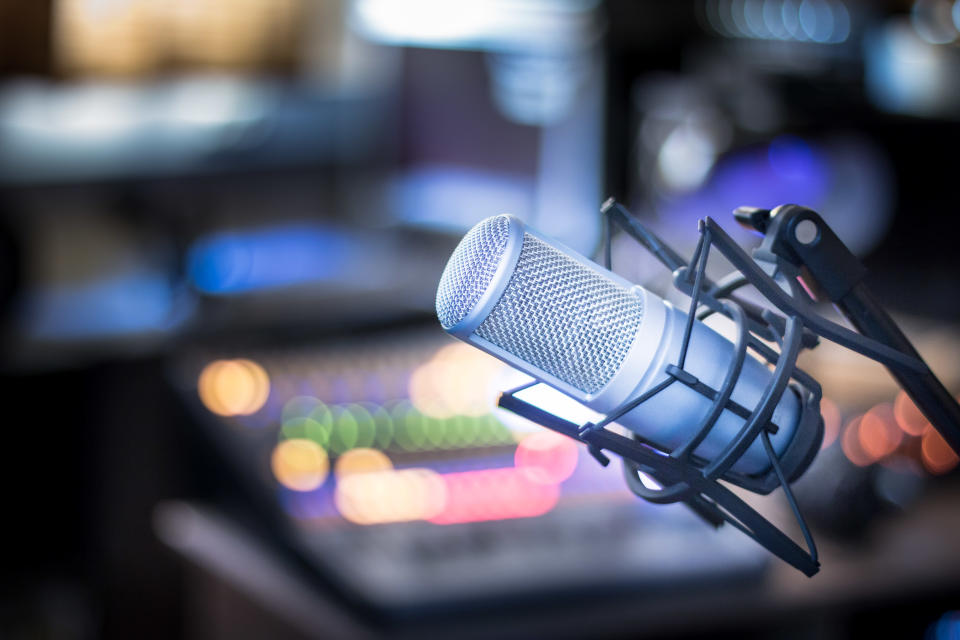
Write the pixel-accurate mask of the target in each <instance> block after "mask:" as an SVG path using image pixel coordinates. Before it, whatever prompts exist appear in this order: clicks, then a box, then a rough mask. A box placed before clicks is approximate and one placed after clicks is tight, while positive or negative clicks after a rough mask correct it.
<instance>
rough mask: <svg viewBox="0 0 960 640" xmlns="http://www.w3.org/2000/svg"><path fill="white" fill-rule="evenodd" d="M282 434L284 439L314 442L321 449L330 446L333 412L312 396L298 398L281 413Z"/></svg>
mask: <svg viewBox="0 0 960 640" xmlns="http://www.w3.org/2000/svg"><path fill="white" fill-rule="evenodd" d="M280 415H281V427H280V433H281V435H282V436H283V437H284V438H287V439H294V438H304V439H307V440H313V441H314V442H316V443H317V444H318V445H320V446H321V447H324V448H326V447H328V446H329V445H330V437H331V433H332V431H333V420H334V418H333V412H332V411H331V410H330V408H329V407H327V405H325V404H324V403H323V402H321V401H320V400H318V399H317V398H314V397H312V396H296V397H294V398H291V399H290V400H288V401H287V403H286V404H285V405H284V406H283V410H282V411H281V414H280Z"/></svg>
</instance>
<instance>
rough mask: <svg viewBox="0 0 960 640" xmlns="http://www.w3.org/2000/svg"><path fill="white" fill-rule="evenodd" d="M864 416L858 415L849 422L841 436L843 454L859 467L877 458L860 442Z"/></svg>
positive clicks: (871, 462)
mask: <svg viewBox="0 0 960 640" xmlns="http://www.w3.org/2000/svg"><path fill="white" fill-rule="evenodd" d="M862 418H863V416H857V417H856V418H854V419H853V420H851V421H850V422H848V423H847V426H846V427H844V429H843V435H842V436H841V438H840V446H841V447H842V448H843V455H845V456H846V457H847V460H849V461H850V462H852V463H853V464H855V465H857V466H858V467H866V466H869V465H871V464H873V463H874V462H876V459H875V458H873V457H872V456H870V454H868V453H867V452H866V451H864V450H863V447H862V446H861V444H860V422H861V419H862Z"/></svg>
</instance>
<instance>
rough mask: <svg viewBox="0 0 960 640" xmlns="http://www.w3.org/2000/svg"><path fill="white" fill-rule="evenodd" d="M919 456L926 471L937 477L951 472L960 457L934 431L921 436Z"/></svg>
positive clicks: (928, 431) (931, 430) (959, 460)
mask: <svg viewBox="0 0 960 640" xmlns="http://www.w3.org/2000/svg"><path fill="white" fill-rule="evenodd" d="M920 456H921V459H922V460H923V466H924V467H925V468H926V469H927V471H929V472H930V473H934V474H937V475H940V474H943V473H947V472H948V471H951V470H952V469H953V468H954V467H956V466H957V462H960V457H958V456H957V454H956V452H955V451H954V450H953V449H952V448H951V447H950V445H949V444H947V441H946V440H944V439H943V436H941V435H940V433H939V432H938V431H936V430H935V429H928V430H927V432H926V433H924V434H923V440H922V441H921V445H920Z"/></svg>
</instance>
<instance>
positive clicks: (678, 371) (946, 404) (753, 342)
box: [498, 198, 960, 576]
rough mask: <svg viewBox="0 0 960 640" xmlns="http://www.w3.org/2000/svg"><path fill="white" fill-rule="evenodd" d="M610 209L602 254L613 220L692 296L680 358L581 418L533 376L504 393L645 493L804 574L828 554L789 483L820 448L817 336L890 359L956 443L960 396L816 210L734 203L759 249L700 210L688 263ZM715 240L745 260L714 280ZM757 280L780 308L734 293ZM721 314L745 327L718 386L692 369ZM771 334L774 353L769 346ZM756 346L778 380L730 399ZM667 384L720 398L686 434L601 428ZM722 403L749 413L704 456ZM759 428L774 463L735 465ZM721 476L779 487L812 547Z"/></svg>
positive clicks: (622, 212) (759, 488) (763, 489)
mask: <svg viewBox="0 0 960 640" xmlns="http://www.w3.org/2000/svg"><path fill="white" fill-rule="evenodd" d="M601 212H602V213H603V214H604V215H605V216H606V223H607V224H606V231H607V236H606V243H605V262H606V266H607V268H608V269H609V268H610V267H611V257H612V256H611V248H610V247H611V238H612V236H613V231H614V227H615V226H617V227H620V228H621V229H622V230H623V231H625V232H626V233H628V234H629V235H630V236H632V237H633V238H634V239H635V240H636V241H637V242H639V243H640V244H641V245H643V246H644V247H646V248H647V249H648V250H649V251H650V252H651V253H652V254H653V255H654V256H655V257H656V258H657V259H658V260H659V261H660V262H661V263H662V264H663V265H664V266H665V267H667V268H668V269H669V270H670V271H671V272H673V283H674V286H675V287H677V289H679V290H680V291H681V292H683V293H684V294H686V295H687V296H689V297H690V307H689V312H688V319H687V325H686V329H685V332H684V337H683V343H682V348H681V351H680V356H679V359H678V362H677V363H675V364H670V365H668V366H667V367H666V369H665V374H666V375H665V377H664V379H663V380H662V381H660V382H659V383H658V384H656V385H654V386H653V387H652V388H650V389H649V390H648V391H646V392H644V393H643V394H641V395H640V396H638V397H636V398H633V399H631V400H628V401H627V402H625V403H623V404H622V405H621V406H620V407H617V408H616V409H614V410H613V411H611V412H609V413H608V414H607V415H606V416H605V417H603V418H602V419H601V420H599V421H598V422H597V423H596V424H593V423H589V422H588V423H586V424H583V425H575V424H573V423H570V422H568V421H566V420H563V419H561V418H559V417H557V416H554V415H552V414H550V413H547V412H545V411H543V410H541V409H539V408H538V407H535V406H534V405H532V404H530V403H527V402H525V401H524V400H521V399H520V398H518V397H517V396H516V394H518V393H520V392H522V391H523V390H524V389H526V388H528V387H530V386H533V385H535V384H538V383H537V382H532V383H529V384H526V385H523V386H521V387H517V388H516V389H511V390H509V391H505V392H503V393H502V394H501V395H500V399H499V401H498V405H499V406H500V407H502V408H504V409H507V410H508V411H512V412H514V413H517V414H518V415H521V416H523V417H525V418H527V419H529V420H531V421H533V422H536V423H537V424H540V425H541V426H544V427H546V428H549V429H552V430H554V431H556V432H558V433H561V434H563V435H565V436H567V437H570V438H573V439H575V440H577V441H579V442H582V443H584V444H585V445H587V450H588V451H589V453H590V454H591V455H592V456H593V457H594V458H595V459H596V460H597V461H598V462H599V463H600V464H602V465H604V466H606V465H607V464H609V462H610V459H609V458H608V457H607V456H606V455H604V453H603V451H604V450H606V451H610V452H611V453H615V454H617V455H618V456H620V457H621V459H622V461H623V467H624V477H625V479H626V482H627V486H628V488H629V489H630V490H631V491H632V492H633V493H634V494H636V495H637V496H639V497H641V498H643V499H645V500H647V501H650V502H654V503H660V504H665V503H670V502H683V503H685V504H686V505H687V506H688V507H690V508H691V509H692V510H693V511H694V512H695V513H697V514H698V515H699V516H700V517H702V518H703V519H704V520H706V521H707V522H708V523H710V524H712V525H714V526H719V525H720V524H723V523H727V524H730V525H732V526H734V527H736V528H737V529H739V530H740V531H742V532H743V533H744V534H746V535H748V536H749V537H751V538H753V539H754V540H755V541H757V542H758V543H759V544H761V545H763V546H764V547H766V548H767V549H768V550H769V551H770V552H772V553H773V554H775V555H776V556H778V557H780V558H781V559H782V560H784V561H785V562H787V563H789V564H791V565H792V566H794V567H796V568H797V569H799V570H800V571H802V572H803V573H804V574H806V575H807V576H812V575H814V574H815V573H817V571H818V570H819V568H820V563H819V560H818V554H817V549H816V546H815V544H814V541H813V537H812V535H811V534H810V531H809V528H808V527H807V524H806V522H805V521H804V518H803V515H802V514H801V512H800V509H799V508H798V506H797V503H796V500H795V499H794V497H793V493H792V491H791V489H790V483H791V482H792V481H793V480H795V479H796V478H797V477H799V475H800V474H801V473H802V472H803V471H804V470H805V469H806V468H807V467H808V466H809V464H810V462H811V461H812V459H813V457H814V456H815V455H816V453H817V451H818V450H819V448H820V442H821V440H822V438H823V420H822V418H821V416H820V408H819V406H820V398H821V389H820V385H819V384H817V382H816V380H814V379H813V378H812V377H810V376H809V375H808V374H807V373H805V372H804V371H803V370H801V369H799V368H798V367H797V366H796V359H797V356H798V354H799V352H800V351H801V350H802V349H810V348H813V347H815V346H816V345H817V344H818V342H819V339H820V338H821V337H822V338H826V339H828V340H831V341H832V342H836V343H837V344H840V345H842V346H844V347H846V348H848V349H851V350H853V351H856V352H857V353H860V354H862V355H865V356H867V357H868V358H871V359H873V360H876V361H878V362H881V363H883V364H884V365H886V367H887V368H888V369H889V370H890V371H891V373H892V374H893V375H894V377H896V379H897V380H898V381H899V382H900V384H901V385H902V386H903V388H904V389H905V390H906V392H907V393H908V394H909V395H910V396H911V397H912V398H913V399H914V401H915V402H916V403H917V405H918V406H919V407H920V409H921V410H922V411H923V412H924V414H925V415H926V416H927V418H928V419H929V420H930V421H931V423H932V424H933V425H934V427H936V428H937V430H938V431H939V432H940V433H941V434H942V435H943V436H944V438H945V439H946V440H947V442H949V443H950V444H951V446H952V447H953V448H954V449H955V450H958V451H960V406H958V405H957V403H956V401H955V400H954V399H953V398H951V397H950V394H949V393H948V392H947V391H946V389H945V388H944V387H943V385H942V384H941V383H940V382H939V380H937V378H936V376H934V374H933V373H932V372H931V371H930V368H929V367H928V366H927V365H926V363H925V362H924V361H923V360H922V358H920V356H919V354H918V353H917V352H916V350H915V349H914V348H913V346H912V345H911V344H910V342H909V341H908V340H907V338H906V337H905V336H904V335H903V333H902V332H901V331H900V330H899V328H897V326H896V325H895V324H894V322H893V320H891V319H890V316H889V315H887V314H886V312H885V311H883V309H882V308H881V307H880V306H879V304H878V303H877V302H876V300H875V299H874V298H873V297H872V295H871V294H870V292H869V291H868V290H867V288H866V285H865V284H864V283H863V282H862V280H863V278H864V276H865V275H866V269H865V268H864V267H863V265H862V264H861V263H860V262H859V260H857V258H856V257H855V256H854V255H853V254H852V253H851V252H850V250H849V249H848V248H847V247H846V246H845V245H844V244H843V243H842V242H841V241H840V239H839V238H837V236H836V234H834V233H833V231H832V230H831V229H830V227H829V226H827V224H826V223H825V222H824V221H823V219H822V218H821V217H820V216H819V215H818V214H817V213H815V212H814V211H811V210H810V209H806V208H804V207H799V206H796V205H783V206H780V207H777V208H776V209H774V210H772V211H768V210H764V209H754V208H746V207H742V208H740V209H738V210H737V211H736V212H734V215H735V217H736V218H737V220H738V221H739V222H741V223H742V224H745V225H746V226H748V227H750V228H753V229H755V230H757V231H759V232H761V233H763V234H764V236H765V237H764V241H763V243H762V244H761V246H760V247H758V248H757V249H756V250H755V251H754V252H753V256H752V257H751V256H749V255H747V254H746V253H745V252H744V251H743V249H741V248H740V246H739V245H737V243H736V242H734V241H733V239H732V238H731V237H730V236H729V235H727V233H726V232H725V231H724V230H723V228H721V227H720V226H719V225H718V224H717V223H716V222H715V221H713V220H712V219H711V218H709V217H707V218H705V219H703V220H701V221H700V225H699V232H700V241H699V243H698V244H697V248H696V250H695V251H694V254H693V256H692V257H691V258H690V260H689V261H684V260H683V258H682V257H681V256H680V254H679V253H678V252H676V251H675V250H673V249H672V248H671V247H670V246H669V245H667V244H666V243H665V242H663V241H662V240H661V239H660V238H659V237H657V235H656V234H655V233H653V231H652V230H650V229H648V228H647V227H645V226H643V225H642V224H641V223H640V222H639V221H638V220H636V219H635V218H634V217H633V216H632V215H630V213H629V211H627V210H626V209H625V208H624V207H623V206H622V205H620V204H619V203H617V202H616V201H615V200H613V199H612V198H611V199H609V200H607V201H606V202H605V203H604V204H603V206H602V207H601ZM711 248H714V249H716V250H717V251H718V252H720V253H721V254H722V255H723V257H724V258H726V260H727V261H728V262H730V264H732V265H733V267H734V269H736V271H734V272H733V273H731V274H730V275H728V276H727V277H725V278H723V279H722V280H720V281H719V282H717V283H714V282H711V281H710V280H709V279H708V278H707V276H706V265H707V261H708V259H709V254H710V250H711ZM801 279H802V281H801ZM748 284H749V285H752V286H753V287H754V288H756V290H757V291H758V292H759V293H760V294H761V295H763V296H764V297H765V298H766V299H767V300H768V301H769V302H770V303H771V304H772V305H773V306H774V307H775V308H776V310H777V311H779V312H780V313H782V314H783V315H780V314H778V313H776V312H774V311H773V310H771V309H764V308H762V307H758V306H756V305H752V304H750V303H748V302H746V301H743V300H740V299H736V298H734V297H733V296H732V294H733V293H734V292H735V291H736V290H737V289H738V288H740V287H742V286H744V285H748ZM801 284H812V285H814V286H815V287H816V288H817V289H818V290H820V291H823V292H825V294H826V295H827V297H828V298H829V299H830V300H831V301H833V302H834V303H836V305H837V306H838V307H839V308H840V310H841V312H842V313H843V314H844V315H845V316H846V317H847V318H848V319H849V320H850V322H851V323H852V324H853V326H854V327H856V328H857V329H858V330H859V331H860V333H857V332H856V331H853V330H851V329H848V328H847V327H843V326H841V325H839V324H837V323H835V322H832V321H830V320H827V319H826V318H824V317H823V316H821V315H820V314H819V313H817V312H816V310H815V309H814V308H813V300H812V298H811V296H810V294H809V291H808V289H809V286H808V287H807V288H804V287H803V286H801ZM714 313H721V314H723V315H725V316H727V317H728V318H729V319H730V320H732V321H733V322H734V324H735V327H736V339H735V341H734V353H735V355H734V358H733V360H732V361H731V364H730V368H729V369H728V371H727V374H726V376H725V378H724V381H723V383H722V385H720V387H718V388H712V387H710V386H709V385H707V384H704V383H703V382H702V381H701V380H698V379H697V378H696V376H694V375H692V374H691V373H690V372H689V371H687V370H685V369H684V361H685V358H686V353H687V347H688V346H689V341H690V334H691V329H692V326H693V322H694V319H695V318H696V319H699V320H703V319H704V318H706V317H708V316H710V315H711V314H714ZM771 342H772V343H775V344H776V346H778V347H779V351H778V350H776V349H773V348H771V347H770V346H769V345H768V343H771ZM748 349H749V350H752V351H754V352H755V353H756V354H757V355H758V356H759V357H760V358H762V359H764V360H766V361H767V362H768V363H769V364H770V365H771V366H772V367H773V372H772V377H771V380H770V383H769V384H768V386H767V388H766V389H765V391H764V393H763V395H762V398H761V400H760V401H759V402H758V403H757V405H756V406H755V407H753V408H752V409H750V408H747V407H743V406H741V405H739V404H738V403H736V402H735V401H734V400H733V399H732V398H731V393H732V390H733V387H734V385H735V384H736V382H737V380H738V377H739V375H740V370H741V368H742V366H743V361H744V358H745V357H746V352H747V350H748ZM672 384H682V385H686V386H687V387H689V388H690V389H692V390H693V391H694V392H696V393H699V394H701V395H703V396H704V397H706V398H708V399H710V400H711V401H712V406H711V409H710V411H709V412H708V414H707V415H706V416H704V418H703V420H702V421H701V424H700V425H699V426H698V427H697V428H694V429H691V434H692V435H691V436H690V438H689V439H688V440H687V441H686V442H685V443H683V444H682V445H681V446H679V447H676V448H675V449H673V450H672V451H670V450H664V448H663V447H662V446H659V445H658V444H657V443H656V442H652V441H648V440H646V439H644V438H643V437H641V436H640V435H638V434H631V437H625V436H622V435H620V434H618V433H615V432H613V431H611V430H609V429H607V428H606V427H607V426H608V425H612V424H613V423H615V422H616V421H617V419H618V418H620V417H621V416H623V415H624V414H626V413H627V412H629V411H633V410H635V409H638V408H639V407H641V406H642V404H643V403H644V402H646V401H647V400H649V399H650V398H651V397H653V396H654V395H656V394H658V393H660V392H661V391H663V390H664V389H665V388H667V387H668V386H670V385H672ZM788 387H789V388H791V389H793V391H794V392H795V393H796V394H797V396H798V398H799V399H800V402H801V406H802V410H801V414H800V417H799V422H798V424H797V426H796V435H795V436H794V438H793V440H792V441H791V443H790V444H789V445H788V447H787V449H786V450H785V451H784V452H783V453H782V454H781V455H780V456H778V455H777V454H776V452H775V451H774V450H773V447H772V445H771V443H770V434H772V433H776V431H777V429H778V427H777V425H775V424H773V423H772V422H771V421H770V419H771V417H772V414H773V410H774V407H775V406H776V404H777V403H778V402H779V400H780V397H781V396H782V395H783V393H784V392H785V391H786V389H787V388H788ZM722 411H729V412H732V413H734V414H736V415H738V416H740V417H742V418H743V419H744V425H743V427H741V430H740V432H739V433H738V434H737V435H736V437H734V439H733V440H732V441H731V442H729V443H728V444H727V446H726V447H725V449H724V450H723V451H722V452H721V453H720V454H719V455H718V456H716V457H715V458H714V459H712V460H704V459H703V458H701V457H699V456H698V455H697V454H696V453H695V450H696V448H697V447H698V446H699V444H700V443H701V442H702V441H703V439H704V438H705V437H706V435H707V434H708V433H709V431H710V430H711V429H712V428H713V426H714V425H715V423H716V420H717V418H718V417H719V416H720V414H721V412H722ZM756 440H760V441H761V442H762V444H763V446H764V449H765V450H766V453H767V456H768V457H769V459H770V469H768V470H767V471H766V472H763V473H761V474H759V475H745V474H742V473H737V472H735V471H733V470H732V466H733V465H734V463H735V462H736V461H737V460H738V459H739V458H740V456H742V455H743V453H744V452H745V451H746V449H747V448H748V447H749V446H750V445H751V444H752V443H753V442H754V441H756ZM641 473H643V474H646V475H647V476H649V477H651V478H653V479H654V480H656V481H657V483H658V487H657V488H653V487H649V486H646V485H645V484H644V482H642V479H641V476H640V474H641ZM720 480H723V481H725V482H728V483H732V484H735V485H738V486H740V487H743V488H745V489H747V490H749V491H752V492H754V493H759V494H762V495H765V494H768V493H770V492H771V491H773V490H774V489H776V488H781V489H782V490H783V493H784V495H785V497H786V499H787V501H788V503H789V504H790V507H791V510H792V512H793V515H794V517H795V519H796V522H797V525H798V526H799V529H800V532H801V533H802V535H803V538H804V542H805V543H806V547H807V549H806V550H804V549H803V548H801V547H800V546H799V545H798V544H797V543H796V542H794V541H793V540H792V539H791V538H790V537H789V536H788V535H786V534H785V533H784V532H783V531H781V530H780V529H778V528H777V527H776V526H774V525H773V524H772V523H771V522H769V521H768V520H767V519H766V518H764V517H763V516H762V515H761V514H760V513H759V512H757V511H756V510H755V509H753V508H751V507H750V506H748V505H747V504H746V503H745V502H743V501H742V500H741V499H740V498H739V497H737V496H736V495H735V494H734V493H732V492H731V491H730V490H729V489H727V488H726V487H725V486H723V485H721V484H720V482H719V481H720Z"/></svg>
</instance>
